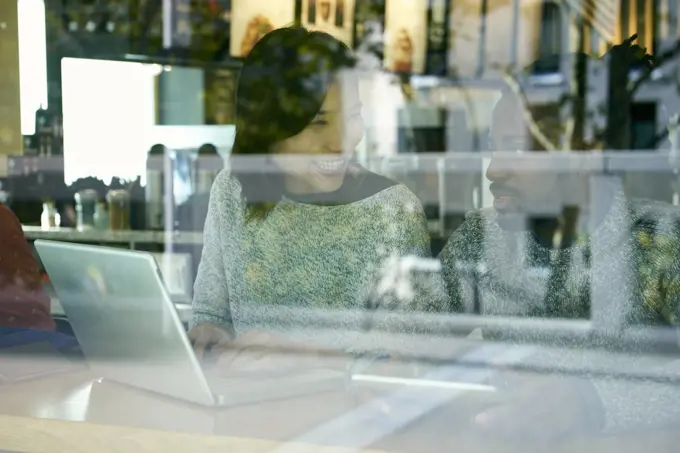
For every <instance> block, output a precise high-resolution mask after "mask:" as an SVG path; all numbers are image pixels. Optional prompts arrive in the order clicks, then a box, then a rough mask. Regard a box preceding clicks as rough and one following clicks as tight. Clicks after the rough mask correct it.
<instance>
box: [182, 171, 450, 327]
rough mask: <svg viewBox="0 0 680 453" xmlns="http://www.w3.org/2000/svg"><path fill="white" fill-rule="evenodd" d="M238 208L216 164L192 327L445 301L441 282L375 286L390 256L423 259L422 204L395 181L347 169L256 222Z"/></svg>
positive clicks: (239, 200) (231, 184)
mask: <svg viewBox="0 0 680 453" xmlns="http://www.w3.org/2000/svg"><path fill="white" fill-rule="evenodd" d="M246 212H247V211H246V203H245V201H244V200H243V197H242V196H241V184H240V182H239V181H238V180H237V179H236V178H234V177H233V176H230V175H229V174H228V173H227V171H226V170H225V171H223V172H222V173H220V174H219V175H218V176H217V178H216V180H215V182H214V185H213V187H212V191H211V195H210V202H209V208H208V215H207V218H206V222H205V232H204V245H203V252H202V257H201V262H200V265H199V268H198V274H197V278H196V281H195V285H194V302H193V307H194V318H193V325H198V324H202V323H214V324H218V325H221V326H225V327H228V328H231V329H233V330H234V331H235V333H236V334H239V333H242V332H244V331H246V330H248V329H251V328H257V327H258V325H257V319H256V318H257V316H256V315H257V314H258V313H259V314H265V315H266V312H267V310H270V308H275V310H271V312H276V313H277V316H281V317H283V316H284V315H281V314H280V313H285V310H286V309H291V310H293V311H295V312H296V313H297V314H299V313H300V312H301V311H304V310H300V309H331V310H333V309H338V310H355V309H358V310H364V309H366V308H374V307H373V306H372V305H371V304H373V303H374V301H375V300H378V299H379V300H380V301H381V306H382V307H383V308H389V309H419V310H424V309H425V310H429V309H432V308H431V307H429V306H428V304H434V302H431V301H433V300H436V301H437V303H443V301H444V299H446V294H445V290H444V289H443V286H441V285H436V284H435V283H433V284H432V285H434V286H432V285H430V283H425V284H424V285H425V286H428V285H430V286H432V288H429V289H424V288H423V287H421V286H422V285H421V283H420V281H421V279H415V281H414V282H413V286H414V288H412V289H413V291H414V292H411V293H410V292H409V291H406V293H405V294H396V293H395V291H396V290H395V288H394V287H393V286H392V285H387V290H386V291H382V290H381V283H383V285H382V286H385V285H384V280H385V276H386V275H387V276H389V275H390V272H389V270H390V267H393V266H394V264H395V260H397V261H398V260H399V259H401V258H405V257H419V258H424V259H427V258H431V250H430V240H429V234H428V231H427V223H426V218H425V215H424V212H423V208H422V206H421V204H420V202H419V200H418V198H417V197H416V196H415V195H414V194H413V193H412V192H411V191H409V190H408V189H407V188H406V187H405V186H403V185H401V184H398V183H395V182H393V181H391V180H389V179H386V178H383V177H381V176H378V175H376V174H373V173H370V172H368V171H366V170H365V169H362V168H359V167H352V168H351V169H350V171H349V172H348V176H347V177H346V179H345V182H344V184H343V186H342V187H341V188H340V189H339V190H338V191H337V192H335V193H330V194H328V193H327V194H320V195H312V196H307V197H293V196H292V195H288V196H286V195H284V196H283V197H282V198H281V200H280V202H279V203H277V204H276V206H275V207H274V208H273V210H271V211H270V212H269V213H268V214H267V216H266V217H265V218H264V219H262V220H257V219H256V220H250V219H246ZM422 281H425V280H422ZM427 281H428V282H429V281H434V280H431V279H427ZM397 290H398V288H397ZM425 291H427V292H428V294H430V296H428V297H416V296H415V294H416V293H417V294H419V296H422V294H424V293H425ZM396 292H398V291H396ZM435 293H436V295H435ZM283 321H285V320H283ZM267 327H272V326H267ZM273 327H276V326H273ZM349 327H350V326H348V329H347V331H349V330H351V329H350V328H349ZM313 328H314V326H313V324H312V323H311V322H310V329H313ZM352 328H353V329H355V330H356V328H357V326H352ZM341 330H342V329H341ZM343 333H346V332H341V331H338V332H336V334H337V335H342V334H343Z"/></svg>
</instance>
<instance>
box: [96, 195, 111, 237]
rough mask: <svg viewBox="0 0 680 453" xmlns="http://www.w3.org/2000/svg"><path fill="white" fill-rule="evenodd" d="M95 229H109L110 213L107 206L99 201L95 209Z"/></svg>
mask: <svg viewBox="0 0 680 453" xmlns="http://www.w3.org/2000/svg"><path fill="white" fill-rule="evenodd" d="M94 227H95V228H96V229H98V230H108V229H109V213H108V212H107V211H106V204H105V203H104V202H103V201H98V202H97V206H96V207H95V209H94Z"/></svg>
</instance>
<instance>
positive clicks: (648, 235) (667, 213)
mask: <svg viewBox="0 0 680 453" xmlns="http://www.w3.org/2000/svg"><path fill="white" fill-rule="evenodd" d="M628 206H629V211H630V213H631V216H632V219H631V220H632V225H631V227H632V230H633V233H634V234H635V235H636V238H637V240H638V241H639V242H640V243H641V245H643V246H644V248H648V247H650V246H652V245H656V246H663V247H667V246H672V245H675V246H676V247H678V246H680V209H678V207H677V206H674V205H672V204H670V203H665V202H662V201H657V200H649V199H640V198H638V199H631V200H629V201H628ZM657 248H658V247H657Z"/></svg>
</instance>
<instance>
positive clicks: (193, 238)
mask: <svg viewBox="0 0 680 453" xmlns="http://www.w3.org/2000/svg"><path fill="white" fill-rule="evenodd" d="M23 230H24V235H25V236H26V238H27V239H29V240H35V239H47V240H53V241H65V242H93V243H100V244H129V245H130V248H134V246H135V244H139V243H147V244H169V243H172V244H182V245H202V244H203V233H193V232H179V231H177V232H172V233H170V234H167V233H166V232H165V231H136V230H127V231H112V230H96V229H87V230H82V231H81V230H77V229H75V228H50V229H48V230H44V229H42V228H41V227H38V226H26V225H24V226H23Z"/></svg>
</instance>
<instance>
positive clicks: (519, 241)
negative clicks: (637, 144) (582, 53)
mask: <svg viewBox="0 0 680 453" xmlns="http://www.w3.org/2000/svg"><path fill="white" fill-rule="evenodd" d="M534 115H535V113H534ZM534 117H535V118H539V119H540V120H541V121H542V122H543V123H544V124H545V123H546V122H551V123H552V124H559V118H545V117H537V116H534ZM550 120H552V121H550ZM543 131H544V132H545V133H546V134H547V135H553V136H554V135H557V134H552V133H551V131H549V130H546V129H543ZM490 138H491V142H492V144H493V149H495V150H497V153H496V155H495V157H494V158H493V159H492V162H491V164H490V166H489V168H488V171H487V174H486V176H487V178H488V179H489V180H490V181H491V192H492V194H493V197H494V202H493V208H492V209H489V210H482V211H476V212H473V213H471V214H470V215H469V216H468V218H467V220H466V221H465V223H464V224H463V225H462V226H461V227H460V228H459V229H458V230H457V231H456V232H455V233H454V235H453V236H452V237H451V238H450V240H449V242H448V244H447V245H446V247H445V249H444V250H443V252H442V255H441V258H442V265H443V272H444V274H445V280H446V283H447V285H448V288H449V293H450V297H451V298H452V304H453V305H454V306H457V307H458V309H459V310H466V307H468V308H467V309H469V307H471V306H473V305H474V304H475V302H476V301H478V303H480V304H481V311H482V314H486V315H505V316H539V317H557V318H588V317H590V316H591V304H592V307H595V304H596V303H597V304H598V307H606V313H608V314H607V315H606V317H605V319H603V320H601V321H598V322H604V323H611V326H613V327H614V328H616V327H617V326H629V325H631V324H637V325H640V324H642V325H649V324H656V325H666V326H677V325H678V316H679V315H680V258H679V257H680V236H679V234H678V233H679V232H678V225H679V223H678V221H679V220H680V215H679V213H678V210H677V209H676V208H674V207H672V206H669V205H665V204H662V203H658V202H651V201H642V200H639V199H628V198H627V197H626V196H625V195H624V193H623V190H622V187H621V183H620V182H617V180H616V179H614V180H612V182H607V183H602V187H601V188H600V189H599V190H598V193H597V195H598V196H597V198H598V199H599V200H601V201H602V206H603V207H604V209H601V210H600V211H599V212H593V213H591V215H590V222H589V223H590V224H589V226H587V227H586V226H585V225H584V227H583V228H579V230H580V231H581V232H579V231H577V232H575V233H574V234H566V235H565V238H566V239H568V240H566V241H565V240H563V241H562V244H560V246H559V247H555V246H554V245H553V237H554V233H555V231H556V229H557V228H556V226H558V222H557V221H556V220H553V219H550V218H548V217H551V216H550V215H545V214H540V213H538V210H541V211H543V212H547V211H546V209H550V208H555V207H557V208H558V210H559V209H561V208H562V206H561V204H562V202H561V201H560V202H558V201H556V200H561V199H563V197H562V196H561V195H563V194H569V195H570V197H574V198H576V199H577V200H580V201H579V203H580V204H581V206H583V205H585V203H586V201H587V200H588V199H590V197H591V194H590V193H589V190H590V189H589V188H588V187H589V186H588V184H589V178H588V175H584V174H575V173H573V172H570V173H569V174H565V173H560V172H559V170H560V169H559V168H557V169H555V170H554V171H546V170H545V166H542V165H541V164H540V163H537V162H536V161H533V162H534V163H533V165H536V166H542V167H543V169H539V168H537V167H536V166H532V161H526V162H522V161H518V160H517V158H518V155H517V154H515V153H514V152H516V150H521V151H523V152H526V151H533V150H537V151H538V150H541V148H540V147H538V146H536V145H534V144H533V143H532V142H533V140H529V139H528V138H529V133H528V125H527V123H525V121H524V107H523V105H522V103H521V101H520V100H519V99H518V97H517V96H516V95H514V94H512V93H510V92H508V93H506V94H505V95H503V97H502V98H501V100H500V101H499V102H498V104H497V105H496V107H495V110H494V112H493V119H492V129H491V134H490ZM553 139H554V138H553ZM508 151H509V152H508ZM558 203H559V206H555V205H557V204H558ZM553 212H557V210H554V211H553ZM539 216H540V217H543V218H542V219H540V218H538V217H539ZM527 217H528V219H527ZM532 217H534V218H532ZM551 224H552V225H551ZM546 232H547V233H548V234H546ZM595 247H597V248H596V249H595ZM461 264H470V265H472V266H473V267H474V268H476V269H485V271H483V272H484V273H483V274H481V275H479V274H476V275H468V274H463V271H461V266H460V265H461ZM542 270H548V272H545V273H544V272H541V271H542ZM591 288H601V289H603V290H606V291H600V290H598V291H597V292H598V293H597V294H592V293H591ZM475 298H476V301H475ZM598 319H599V318H598ZM600 357H605V358H600V359H598V363H590V365H588V364H587V363H586V362H587V361H584V360H585V359H584V358H583V357H579V355H578V354H577V353H576V352H573V353H568V354H563V355H560V356H559V357H558V356H556V355H550V354H541V357H535V358H533V359H534V360H538V361H537V362H532V363H535V364H539V363H540V365H535V366H545V367H554V366H558V367H561V368H567V369H573V370H574V371H577V370H583V366H586V367H588V366H592V367H593V369H600V370H601V369H603V368H602V367H603V366H605V367H607V366H609V365H611V364H607V363H606V361H607V360H621V359H612V358H611V356H604V355H602V356H600ZM541 360H543V361H544V362H540V361H541ZM625 360H626V362H623V363H621V362H619V368H617V369H620V370H625V371H626V372H628V371H631V370H633V369H637V368H644V367H648V366H649V365H644V364H643V363H650V362H642V361H641V362H640V363H637V362H636V360H637V359H636V358H635V357H630V358H628V359H625ZM622 365H623V366H624V367H623V368H621V366H622ZM660 371H661V370H660ZM518 395H519V396H520V397H518V398H516V400H515V401H513V402H512V403H510V404H509V405H505V406H501V407H498V408H496V409H493V410H490V411H489V412H487V413H484V414H480V417H479V418H478V420H477V421H478V422H479V425H480V426H482V427H484V428H486V429H488V433H489V434H490V435H494V434H499V433H512V434H514V435H517V436H523V435H528V433H531V434H534V435H537V436H558V435H563V434H565V433H567V432H568V431H567V430H568V429H570V428H573V429H584V430H585V429H587V428H586V426H584V423H585V424H590V425H591V427H592V428H596V427H597V428H603V427H605V429H607V430H611V431H621V432H622V431H625V430H627V429H630V428H634V427H636V426H637V427H639V426H640V425H642V424H644V423H649V422H652V421H654V422H656V421H660V422H663V420H669V419H672V420H674V422H672V423H676V422H677V420H678V419H680V409H678V408H680V404H678V403H680V390H678V389H677V388H670V387H667V386H663V385H656V384H652V383H649V384H647V383H645V384H641V383H635V382H630V381H629V382H628V383H624V382H621V383H619V384H617V383H615V382H613V381H609V380H604V379H602V380H597V379H591V380H585V379H580V378H572V379H550V378H546V379H540V378H536V379H535V380H534V381H533V382H530V385H529V386H528V388H527V389H525V392H524V393H519V394H518ZM667 400H668V401H667ZM650 401H658V402H659V404H657V405H655V404H650ZM661 404H663V405H662V406H661ZM602 405H603V406H604V407H601V406H602ZM603 409H604V410H603ZM676 426H677V425H676ZM538 430H540V433H539V432H538Z"/></svg>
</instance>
